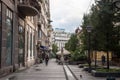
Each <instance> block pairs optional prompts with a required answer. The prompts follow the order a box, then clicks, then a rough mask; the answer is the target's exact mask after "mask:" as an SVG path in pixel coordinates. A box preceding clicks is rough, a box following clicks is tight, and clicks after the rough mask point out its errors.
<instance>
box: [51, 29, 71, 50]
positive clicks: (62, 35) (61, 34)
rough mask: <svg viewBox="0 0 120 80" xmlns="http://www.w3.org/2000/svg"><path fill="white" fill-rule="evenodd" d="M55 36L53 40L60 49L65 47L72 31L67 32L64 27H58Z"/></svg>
mask: <svg viewBox="0 0 120 80" xmlns="http://www.w3.org/2000/svg"><path fill="white" fill-rule="evenodd" d="M53 36H54V37H53V42H54V43H55V44H57V46H58V50H61V48H63V47H65V43H67V42H68V40H69V39H70V33H67V32H65V30H64V29H58V28H57V30H54V32H53Z"/></svg>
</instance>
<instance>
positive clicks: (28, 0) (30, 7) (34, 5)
mask: <svg viewBox="0 0 120 80" xmlns="http://www.w3.org/2000/svg"><path fill="white" fill-rule="evenodd" d="M18 10H19V11H20V12H21V13H22V14H24V15H25V16H35V15H37V14H38V13H39V10H40V6H39V4H38V1H37V0H19V1H18Z"/></svg>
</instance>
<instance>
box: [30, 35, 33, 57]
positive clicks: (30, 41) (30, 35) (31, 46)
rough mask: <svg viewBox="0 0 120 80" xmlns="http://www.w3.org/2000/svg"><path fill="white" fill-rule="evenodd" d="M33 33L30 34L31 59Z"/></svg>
mask: <svg viewBox="0 0 120 80" xmlns="http://www.w3.org/2000/svg"><path fill="white" fill-rule="evenodd" d="M32 41H33V40H32V33H31V34H30V57H32Z"/></svg>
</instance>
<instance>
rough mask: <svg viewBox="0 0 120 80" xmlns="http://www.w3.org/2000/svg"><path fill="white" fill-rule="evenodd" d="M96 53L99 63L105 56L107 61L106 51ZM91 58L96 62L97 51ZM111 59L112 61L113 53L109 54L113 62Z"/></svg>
mask: <svg viewBox="0 0 120 80" xmlns="http://www.w3.org/2000/svg"><path fill="white" fill-rule="evenodd" d="M96 53H97V61H101V57H102V55H104V56H105V58H106V59H107V53H106V52H104V51H97V52H96ZM91 57H92V60H95V51H93V53H92V56H91ZM111 59H112V52H109V60H110V61H111Z"/></svg>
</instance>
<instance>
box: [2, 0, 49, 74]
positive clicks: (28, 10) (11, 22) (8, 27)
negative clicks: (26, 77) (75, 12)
mask: <svg viewBox="0 0 120 80" xmlns="http://www.w3.org/2000/svg"><path fill="white" fill-rule="evenodd" d="M40 22H43V23H40ZM49 25H50V12H49V0H39V1H38V0H1V1H0V76H4V75H6V74H8V73H11V72H14V71H16V70H18V69H19V68H21V67H30V66H31V65H33V64H35V60H36V58H37V56H38V55H37V53H38V50H37V47H36V45H37V44H38V41H39V40H41V43H42V45H45V46H48V45H49V44H50V43H49V39H48V34H47V33H48V31H49ZM40 31H41V34H40Z"/></svg>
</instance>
